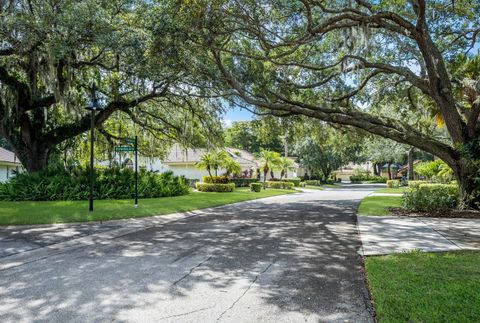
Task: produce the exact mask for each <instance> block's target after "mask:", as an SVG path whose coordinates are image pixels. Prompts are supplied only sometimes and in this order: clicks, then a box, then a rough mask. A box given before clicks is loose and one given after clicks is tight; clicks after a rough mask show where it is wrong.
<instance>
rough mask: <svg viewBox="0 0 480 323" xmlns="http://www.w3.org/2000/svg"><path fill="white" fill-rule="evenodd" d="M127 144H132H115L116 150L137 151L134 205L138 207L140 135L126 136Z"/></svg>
mask: <svg viewBox="0 0 480 323" xmlns="http://www.w3.org/2000/svg"><path fill="white" fill-rule="evenodd" d="M124 141H125V143H126V144H127V145H133V147H132V146H115V152H132V151H133V152H134V153H135V174H134V178H135V196H134V199H135V204H134V207H138V136H135V138H124Z"/></svg>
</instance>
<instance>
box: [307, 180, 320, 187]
mask: <svg viewBox="0 0 480 323" xmlns="http://www.w3.org/2000/svg"><path fill="white" fill-rule="evenodd" d="M305 184H307V185H312V186H320V185H322V182H321V181H319V180H317V179H307V180H306V181H305Z"/></svg>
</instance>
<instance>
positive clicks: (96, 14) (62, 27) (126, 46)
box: [0, 0, 196, 171]
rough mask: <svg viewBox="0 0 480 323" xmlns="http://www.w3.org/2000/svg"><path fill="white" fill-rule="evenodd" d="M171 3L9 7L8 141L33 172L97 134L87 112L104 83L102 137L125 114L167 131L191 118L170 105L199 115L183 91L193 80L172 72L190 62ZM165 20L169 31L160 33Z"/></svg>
mask: <svg viewBox="0 0 480 323" xmlns="http://www.w3.org/2000/svg"><path fill="white" fill-rule="evenodd" d="M169 4H170V2H168V1H164V2H163V3H162V4H161V5H160V4H159V5H157V6H153V3H152V2H149V1H141V0H112V1H94V0H87V1H73V0H63V1H54V2H52V1H47V0H39V1H24V0H12V1H2V2H0V35H1V37H2V42H1V43H0V137H5V138H6V140H7V141H8V143H9V144H10V145H11V147H12V149H13V150H14V151H15V153H16V154H17V155H18V157H19V159H20V160H21V161H22V163H23V164H24V166H25V167H26V169H27V170H28V171H36V170H40V169H42V168H45V167H46V166H47V162H48V157H49V155H50V154H51V153H52V151H53V150H54V148H55V147H56V146H57V145H58V144H60V143H62V142H64V141H65V140H68V139H70V138H73V137H75V136H77V135H79V134H81V133H83V132H85V131H86V130H87V129H88V128H89V127H90V121H91V120H90V118H91V116H90V113H87V112H86V111H85V109H84V108H85V107H86V106H87V104H88V101H89V97H90V86H91V84H92V82H94V81H95V82H96V83H97V85H98V89H99V92H100V98H101V101H102V103H103V105H104V109H103V110H102V111H101V112H99V113H97V115H96V117H95V120H94V124H95V127H97V128H100V127H101V125H102V124H103V123H104V122H105V121H106V120H107V119H108V118H109V117H110V116H112V114H114V113H115V112H117V111H121V112H124V113H127V114H128V115H129V116H130V117H131V119H132V120H134V121H135V122H138V123H139V124H140V125H141V126H142V127H152V128H154V129H156V130H158V131H166V132H170V129H174V128H175V127H176V126H177V125H178V122H177V124H175V123H176V122H172V120H176V119H178V118H181V115H180V114H178V113H177V112H178V110H176V109H170V110H167V109H165V107H166V106H176V107H177V108H178V109H184V110H189V111H190V114H193V115H195V113H196V109H195V107H196V105H195V104H194V103H193V102H187V101H189V98H188V97H187V96H185V95H184V93H185V92H186V90H187V89H189V87H188V86H186V85H185V83H182V82H186V83H189V82H190V81H191V80H187V78H188V77H187V76H186V75H187V74H183V73H182V71H185V69H181V70H180V67H179V66H178V64H177V65H176V64H173V63H172V61H175V58H176V57H178V56H179V55H180V54H179V51H178V50H177V47H178V46H177V43H176V41H177V40H178V39H177V38H175V41H172V40H171V37H172V35H173V34H174V29H175V21H174V20H173V19H172V16H171V15H170V12H169V10H170V9H171V6H170V7H169ZM166 18H169V19H166ZM157 19H161V20H162V28H157V27H156V26H155V27H154V24H153V22H156V21H157ZM153 33H154V34H155V39H154V38H153V36H152V34H153ZM153 52H155V56H153V55H152V53H153ZM179 61H182V60H181V59H179ZM188 75H192V74H188ZM190 78H191V77H190ZM181 80H182V82H181ZM154 100H155V101H154ZM153 101H154V102H155V105H147V104H146V103H148V102H153ZM134 108H137V109H136V110H135V113H134V111H133V109H134ZM147 119H149V120H148V121H146V120H147Z"/></svg>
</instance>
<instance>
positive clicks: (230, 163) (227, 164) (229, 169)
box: [222, 156, 242, 176]
mask: <svg viewBox="0 0 480 323" xmlns="http://www.w3.org/2000/svg"><path fill="white" fill-rule="evenodd" d="M222 167H223V168H225V172H226V175H227V176H230V174H239V173H240V172H241V171H242V167H240V164H239V163H237V162H236V161H235V160H234V159H233V158H232V157H230V156H228V157H227V158H225V160H224V161H223V165H222Z"/></svg>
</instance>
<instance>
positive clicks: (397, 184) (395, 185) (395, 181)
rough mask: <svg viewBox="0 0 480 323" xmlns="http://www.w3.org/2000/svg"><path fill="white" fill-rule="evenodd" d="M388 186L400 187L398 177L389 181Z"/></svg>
mask: <svg viewBox="0 0 480 323" xmlns="http://www.w3.org/2000/svg"><path fill="white" fill-rule="evenodd" d="M387 187H388V188H398V187H400V181H399V180H398V179H392V180H388V181H387Z"/></svg>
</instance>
